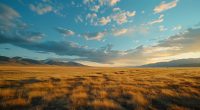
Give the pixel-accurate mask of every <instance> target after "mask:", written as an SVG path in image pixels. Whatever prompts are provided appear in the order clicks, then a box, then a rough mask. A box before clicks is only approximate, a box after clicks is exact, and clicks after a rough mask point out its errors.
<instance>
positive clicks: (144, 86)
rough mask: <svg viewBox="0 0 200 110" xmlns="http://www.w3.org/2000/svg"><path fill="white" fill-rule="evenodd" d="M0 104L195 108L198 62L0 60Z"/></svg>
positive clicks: (78, 109) (7, 107)
mask: <svg viewBox="0 0 200 110" xmlns="http://www.w3.org/2000/svg"><path fill="white" fill-rule="evenodd" d="M0 109H1V110H28V109H29V110H200V68H157V69H156V68H154V69H150V68H149V69H146V68H132V69H131V68H92V67H56V66H45V67H39V66H38V67H37V66H35V67H34V66H32V67H22V66H0Z"/></svg>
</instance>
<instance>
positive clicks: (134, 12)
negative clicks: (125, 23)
mask: <svg viewBox="0 0 200 110" xmlns="http://www.w3.org/2000/svg"><path fill="white" fill-rule="evenodd" d="M135 15H136V11H132V12H129V11H128V12H127V16H128V17H133V16H135Z"/></svg>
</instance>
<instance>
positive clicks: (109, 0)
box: [99, 0, 120, 6]
mask: <svg viewBox="0 0 200 110" xmlns="http://www.w3.org/2000/svg"><path fill="white" fill-rule="evenodd" d="M118 2H120V0H99V3H100V5H109V6H114V5H116V4H117V3H118Z"/></svg>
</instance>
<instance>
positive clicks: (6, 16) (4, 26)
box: [0, 3, 25, 31]
mask: <svg viewBox="0 0 200 110" xmlns="http://www.w3.org/2000/svg"><path fill="white" fill-rule="evenodd" d="M0 10H1V11H0V29H1V30H4V31H5V30H8V29H9V28H13V27H19V28H20V27H23V25H25V24H23V23H22V22H21V21H19V18H20V14H19V13H18V12H17V11H15V10H14V9H12V8H11V7H9V6H7V5H5V4H2V3H0Z"/></svg>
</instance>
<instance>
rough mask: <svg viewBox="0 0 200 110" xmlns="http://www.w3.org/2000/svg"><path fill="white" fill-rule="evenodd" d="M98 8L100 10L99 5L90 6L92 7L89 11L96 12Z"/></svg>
mask: <svg viewBox="0 0 200 110" xmlns="http://www.w3.org/2000/svg"><path fill="white" fill-rule="evenodd" d="M99 8H100V6H99V5H95V6H92V7H91V8H90V10H91V11H95V12H98V11H99Z"/></svg>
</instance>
